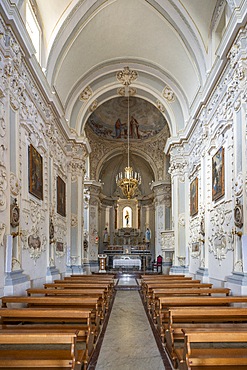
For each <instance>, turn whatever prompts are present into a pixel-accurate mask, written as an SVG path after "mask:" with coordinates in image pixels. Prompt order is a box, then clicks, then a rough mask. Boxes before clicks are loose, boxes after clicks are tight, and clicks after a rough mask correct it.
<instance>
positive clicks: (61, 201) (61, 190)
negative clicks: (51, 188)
mask: <svg viewBox="0 0 247 370" xmlns="http://www.w3.org/2000/svg"><path fill="white" fill-rule="evenodd" d="M65 196H66V189H65V182H64V181H63V180H62V179H61V177H59V176H57V213H59V214H60V215H61V216H64V217H65V216H66V208H65Z"/></svg>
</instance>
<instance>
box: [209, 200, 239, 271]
mask: <svg viewBox="0 0 247 370" xmlns="http://www.w3.org/2000/svg"><path fill="white" fill-rule="evenodd" d="M229 205H230V203H229V204H224V203H223V204H222V205H221V206H220V207H218V208H216V209H214V210H213V211H212V213H211V219H210V221H211V225H212V229H211V230H210V232H211V234H210V235H209V237H208V245H209V252H210V253H213V254H214V256H215V258H216V259H218V260H219V263H220V264H221V261H222V260H223V259H225V258H226V255H227V252H228V251H233V250H234V245H233V234H232V232H231V230H230V226H231V222H232V211H231V209H230V207H229Z"/></svg>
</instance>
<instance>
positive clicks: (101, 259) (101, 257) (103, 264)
mask: <svg viewBox="0 0 247 370" xmlns="http://www.w3.org/2000/svg"><path fill="white" fill-rule="evenodd" d="M98 258H99V272H106V258H107V255H106V254H98Z"/></svg>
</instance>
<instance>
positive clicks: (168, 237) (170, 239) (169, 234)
mask: <svg viewBox="0 0 247 370" xmlns="http://www.w3.org/2000/svg"><path fill="white" fill-rule="evenodd" d="M161 249H162V251H163V250H164V251H165V250H168V251H174V249H175V237H174V231H163V232H161Z"/></svg>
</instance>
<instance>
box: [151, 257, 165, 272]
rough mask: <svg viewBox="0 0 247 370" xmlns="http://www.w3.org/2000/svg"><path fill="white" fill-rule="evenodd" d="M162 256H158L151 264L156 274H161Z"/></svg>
mask: <svg viewBox="0 0 247 370" xmlns="http://www.w3.org/2000/svg"><path fill="white" fill-rule="evenodd" d="M162 259H163V258H162V256H161V255H159V256H158V257H157V261H156V262H153V271H157V272H158V273H162Z"/></svg>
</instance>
